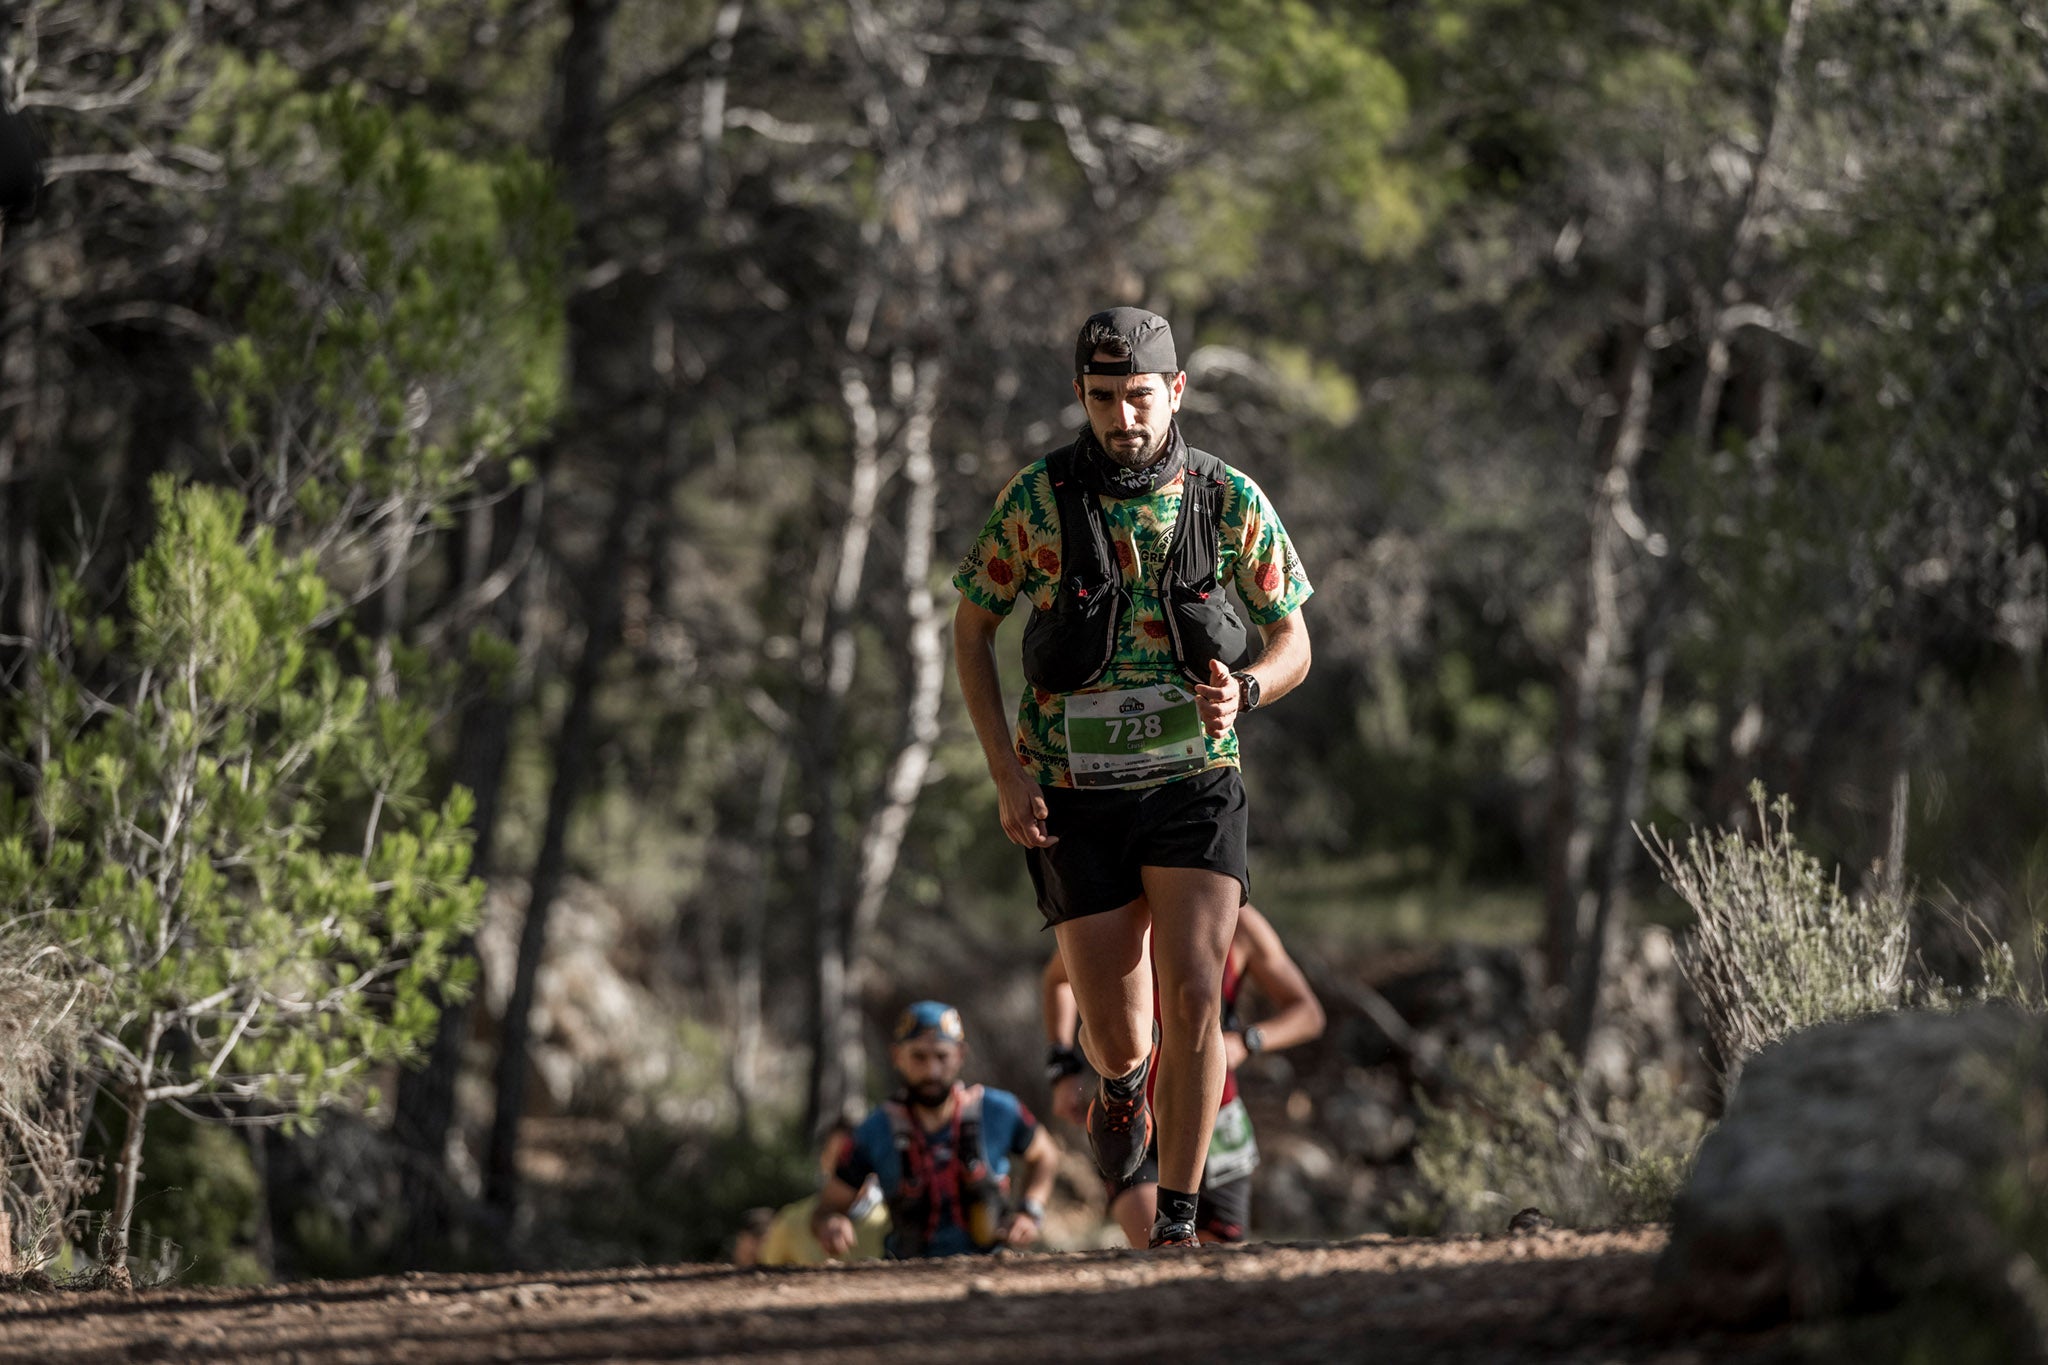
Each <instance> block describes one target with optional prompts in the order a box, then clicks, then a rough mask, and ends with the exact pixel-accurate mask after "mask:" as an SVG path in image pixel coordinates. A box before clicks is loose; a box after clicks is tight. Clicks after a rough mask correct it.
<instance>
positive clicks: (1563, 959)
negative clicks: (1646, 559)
mask: <svg viewBox="0 0 2048 1365" xmlns="http://www.w3.org/2000/svg"><path fill="white" fill-rule="evenodd" d="M1663 320H1664V269H1663V266H1662V265H1661V264H1660V263H1658V262H1657V261H1655V260H1652V261H1651V262H1650V263H1649V265H1648V266H1647V267H1646V268H1645V271H1644V280H1643V302H1642V310H1641V313H1640V315H1639V316H1638V318H1637V320H1636V323H1635V325H1634V326H1633V327H1632V328H1630V331H1629V345H1628V352H1627V364H1626V378H1625V380H1624V382H1623V385H1622V392H1621V402H1620V411H1619V412H1618V413H1617V414H1616V417H1615V420H1614V424H1613V427H1612V428H1611V431H1610V434H1609V438H1608V441H1607V451H1606V454H1605V457H1604V458H1603V459H1602V460H1601V462H1600V475H1599V478H1598V480H1597V482H1596V483H1595V486H1594V489H1593V498H1592V502H1591V505H1590V507H1589V509H1588V518H1587V521H1588V524H1587V530H1586V558H1585V563H1584V565H1583V566H1582V568H1581V571H1580V576H1579V582H1578V588H1577V593H1576V597H1575V600H1574V604H1573V617H1572V622H1573V624H1572V646H1571V654H1570V656H1569V657H1568V658H1567V660H1566V664H1565V674H1564V686H1563V689H1562V690H1563V704H1562V705H1561V706H1560V707H1559V708H1558V734H1557V748H1556V752H1555V757H1554V759H1553V761H1552V771H1551V779H1550V803H1549V812H1548V819H1547V821H1546V825H1547V838H1546V844H1547V854H1546V858H1545V867H1544V939H1543V962H1544V968H1545V971H1546V973H1547V975H1548V979H1549V981H1550V983H1551V985H1553V986H1568V985H1569V984H1570V982H1571V979H1572V978H1571V972H1572V965H1573V963H1574V962H1575V961H1576V959H1577V955H1578V952H1579V948H1580V945H1581V944H1582V942H1583V941H1584V939H1585V936H1586V933H1587V930H1588V928H1589V927H1590V926H1589V925H1588V923H1587V921H1586V906H1585V904H1584V902H1585V890H1586V864H1587V858H1588V853H1589V851H1590V848H1591V831H1590V830H1588V829H1587V828H1586V812H1585V808H1584V807H1585V799H1584V789H1585V784H1586V770H1587V768H1588V767H1589V766H1590V763H1591V756H1592V752H1593V747H1594V733H1595V730H1596V728H1597V725H1598V721H1599V710H1600V697H1601V693H1602V692H1603V691H1604V689H1605V686H1606V682H1607V669H1608V663H1609V660H1610V659H1611V657H1612V655H1613V651H1614V637H1615V634H1616V632H1617V631H1618V629H1619V623H1618V621H1617V619H1616V606H1615V594H1616V578H1617V576H1618V574H1619V558H1620V554H1621V542H1622V539H1623V537H1624V535H1625V532H1624V529H1623V525H1624V520H1625V519H1626V520H1628V521H1631V522H1632V521H1633V519H1634V515H1635V513H1634V509H1633V491H1632V485H1633V482H1634V476H1635V469H1636V465H1637V464H1638V462H1639V461H1640V460H1641V458H1642V452H1643V445H1644V441H1645V439H1646V436H1647V434H1648V427H1649V420H1650V393H1651V382H1652V380H1651V359H1652V354H1653V353H1652V350H1651V345H1650V334H1651V332H1652V330H1653V329H1655V328H1656V327H1657V326H1658V325H1659V324H1661V323H1662V322H1663Z"/></svg>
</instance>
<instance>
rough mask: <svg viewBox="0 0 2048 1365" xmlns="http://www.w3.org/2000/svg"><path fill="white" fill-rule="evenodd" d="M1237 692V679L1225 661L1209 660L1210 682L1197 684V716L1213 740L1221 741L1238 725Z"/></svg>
mask: <svg viewBox="0 0 2048 1365" xmlns="http://www.w3.org/2000/svg"><path fill="white" fill-rule="evenodd" d="M1237 692H1238V688H1237V679H1236V678H1233V677H1231V676H1230V670H1229V669H1227V668H1225V667H1224V666H1223V661H1222V660H1221V659H1211V660H1209V681H1207V682H1205V683H1196V684H1195V714H1197V715H1199V716H1200V717H1201V718H1202V729H1204V730H1205V731H1207V732H1208V733H1209V735H1210V736H1212V737H1213V738H1216V739H1221V738H1222V737H1223V736H1225V735H1227V734H1229V733H1230V728H1231V727H1232V726H1233V725H1235V724H1237Z"/></svg>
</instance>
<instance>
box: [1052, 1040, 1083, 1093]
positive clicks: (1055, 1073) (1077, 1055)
mask: <svg viewBox="0 0 2048 1365" xmlns="http://www.w3.org/2000/svg"><path fill="white" fill-rule="evenodd" d="M1087 1067H1088V1063H1087V1061H1086V1060H1085V1059H1084V1058H1083V1057H1082V1056H1081V1049H1079V1048H1077V1047H1069V1046H1067V1045H1066V1044H1065V1043H1054V1044H1053V1045H1052V1046H1051V1047H1048V1048H1047V1049H1046V1050H1045V1083H1046V1084H1047V1085H1058V1084H1059V1083H1060V1082H1061V1081H1063V1080H1065V1079H1066V1078H1067V1077H1069V1076H1078V1075H1080V1074H1081V1073H1082V1072H1083V1071H1085V1070H1086V1069H1087Z"/></svg>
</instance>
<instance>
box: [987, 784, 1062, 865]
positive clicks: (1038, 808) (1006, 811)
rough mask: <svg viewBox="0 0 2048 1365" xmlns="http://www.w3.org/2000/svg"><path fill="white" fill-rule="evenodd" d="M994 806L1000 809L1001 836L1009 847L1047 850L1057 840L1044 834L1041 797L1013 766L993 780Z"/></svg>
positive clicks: (1040, 792)
mask: <svg viewBox="0 0 2048 1365" xmlns="http://www.w3.org/2000/svg"><path fill="white" fill-rule="evenodd" d="M996 802H997V804H998V805H999V806H1000V807H1001V808H1002V813H1003V833H1005V834H1007V835H1009V836H1010V842H1011V843H1013V844H1022V845H1023V846H1024V847H1025V848H1051V847H1052V846H1053V845H1054V844H1056V843H1058V842H1059V840H1058V839H1056V838H1054V837H1053V836H1052V835H1050V834H1048V833H1046V832H1045V820H1046V809H1045V793H1044V792H1042V791H1040V790H1039V787H1038V784H1037V783H1036V782H1033V781H1032V780H1031V775H1030V774H1029V773H1027V772H1025V771H1024V765H1023V764H1022V763H1018V764H1013V765H1012V766H1011V767H1010V768H1009V769H1008V770H1007V771H1006V772H1004V773H1003V774H1002V775H1000V776H998V777H997V778H996Z"/></svg>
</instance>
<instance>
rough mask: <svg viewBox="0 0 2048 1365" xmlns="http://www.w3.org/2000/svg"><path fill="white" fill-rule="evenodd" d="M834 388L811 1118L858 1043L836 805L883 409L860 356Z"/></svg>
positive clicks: (819, 682)
mask: <svg viewBox="0 0 2048 1365" xmlns="http://www.w3.org/2000/svg"><path fill="white" fill-rule="evenodd" d="M839 378H840V396H841V398H842V400H843V401H844V402H845V404H846V411H847V415H848V417H849V419H850V420H851V422H852V425H853V468H852V472H851V476H850V477H849V479H848V484H847V499H846V515H845V517H844V518H843V519H842V521H841V523H840V528H839V535H838V537H837V538H836V540H835V543H834V548H833V552H832V554H831V555H829V556H828V557H827V558H826V559H825V560H823V561H821V562H820V576H821V577H822V578H823V580H824V584H825V588H824V592H823V594H822V600H819V599H818V598H814V599H813V600H814V602H816V604H817V605H816V607H815V608H814V610H813V613H812V618H811V620H810V621H808V622H806V628H805V634H806V636H807V637H810V638H809V640H808V641H807V643H808V644H809V645H810V649H809V656H810V657H811V658H813V659H815V660H817V661H818V666H816V667H814V669H813V671H812V678H811V681H810V688H809V691H810V697H809V705H808V707H807V708H806V710H807V712H808V716H807V722H806V726H805V730H806V734H805V740H804V754H805V757H806V760H807V768H808V771H807V772H806V774H805V777H806V783H807V786H808V788H809V796H810V801H811V878H812V898H811V953H812V978H811V1033H812V1036H811V1042H812V1047H811V1077H810V1093H809V1096H808V1104H807V1105H806V1109H807V1117H808V1121H809V1124H810V1125H811V1126H812V1127H815V1126H816V1125H817V1124H818V1123H819V1122H820V1121H821V1120H823V1119H826V1118H830V1117H833V1116H835V1115H837V1114H838V1113H840V1112H841V1111H842V1110H843V1109H844V1108H845V1107H846V1105H847V1102H848V1101H849V1100H850V1099H852V1097H853V1092H852V1091H851V1090H849V1089H848V1088H847V1086H848V1083H849V1077H848V1076H847V1075H846V1073H845V1070H844V1067H843V1060H844V1058H845V1056H846V1055H847V1051H848V1049H849V1047H852V1046H858V1041H859V1021H858V1020H857V1019H855V1018H853V1017H851V1012H850V1011H849V1010H848V1008H847V999H848V986H849V981H850V970H851V963H850V960H849V958H848V955H847V954H848V950H849V948H850V946H851V943H850V935H851V930H852V907H851V905H850V903H849V901H848V898H847V894H846V889H845V887H844V885H843V884H842V883H843V880H844V879H843V877H842V876H841V874H840V847H839V845H840V839H839V817H840V812H841V810H842V801H841V793H840V780H839V749H840V745H841V744H842V743H843V742H844V735H843V733H842V732H843V729H844V725H843V720H842V717H843V713H844V708H845V701H846V694H847V692H848V691H849V690H850V689H851V688H852V686H853V675H854V668H855V665H856V664H857V663H858V662H859V660H858V654H857V648H858V647H857V641H856V639H855V635H854V629H853V627H854V621H853V611H854V607H855V605H856V604H857V603H858V601H859V599H860V587H861V581H862V579H863V577H864V576H865V573H866V568H867V555H868V542H869V540H870V539H871V538H872V536H873V534H874V524H875V510H876V506H877V504H878V502H879V501H880V498H881V490H882V452H881V418H880V415H879V413H878V412H877V411H876V408H875V404H874V400H873V396H872V395H871V394H870V392H869V390H868V385H867V380H866V377H865V376H864V375H863V374H862V373H861V370H860V366H859V365H858V363H855V362H849V363H848V364H847V366H846V368H845V369H844V370H842V371H841V372H840V377H839Z"/></svg>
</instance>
